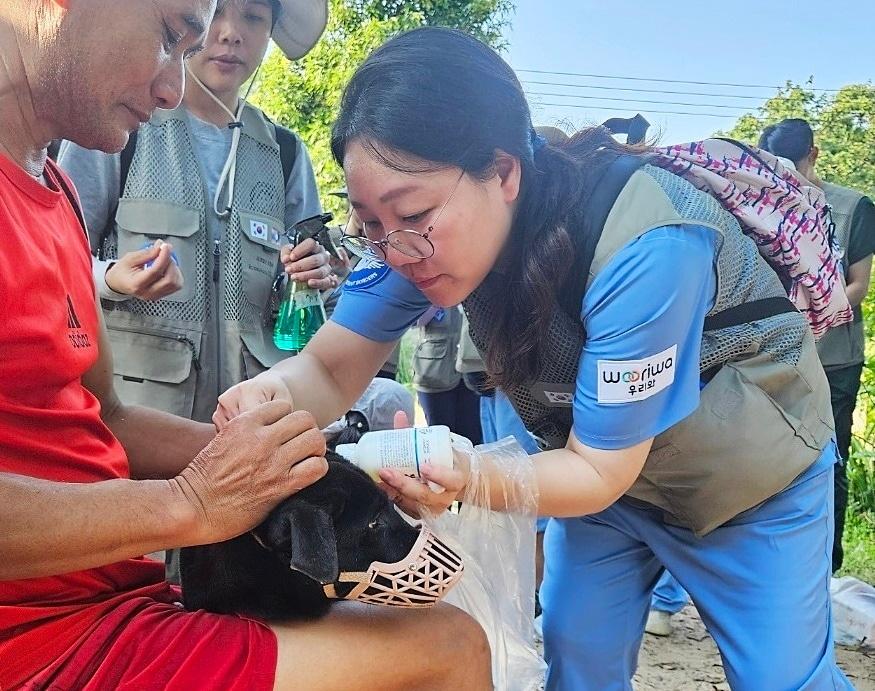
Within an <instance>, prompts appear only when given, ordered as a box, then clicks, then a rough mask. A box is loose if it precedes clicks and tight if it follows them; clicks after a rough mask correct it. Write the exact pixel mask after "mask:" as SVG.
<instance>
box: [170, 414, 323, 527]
mask: <svg viewBox="0 0 875 691" xmlns="http://www.w3.org/2000/svg"><path fill="white" fill-rule="evenodd" d="M327 471H328V463H327V462H326V460H325V437H324V436H323V435H322V432H321V431H320V430H319V428H318V427H317V426H316V421H315V420H314V419H313V416H312V415H310V413H307V412H305V411H296V412H292V406H291V403H289V402H288V401H271V402H268V403H263V404H261V405H259V406H257V407H256V408H254V409H253V410H250V411H249V412H246V413H243V414H241V415H239V416H237V417H235V418H234V419H233V420H231V421H230V422H228V423H227V424H226V425H225V426H224V428H223V430H222V431H221V432H220V433H219V434H218V435H217V436H216V437H215V439H213V441H212V442H210V444H209V445H208V446H207V447H206V448H205V449H204V450H203V451H201V452H200V453H199V454H198V455H197V457H196V458H195V459H194V460H193V461H192V462H191V463H190V464H189V466H188V467H187V468H186V469H185V470H183V471H182V473H180V474H179V475H178V476H177V477H176V478H174V479H173V480H171V482H172V483H174V484H175V486H176V488H177V489H178V492H179V493H180V495H181V496H182V497H183V499H184V502H185V504H186V506H187V507H189V508H190V509H191V511H192V512H193V513H192V515H193V518H194V523H195V525H194V528H193V529H194V538H195V539H193V540H191V541H189V544H207V543H213V542H220V541H222V540H228V539H230V538H233V537H236V536H237V535H241V534H242V533H244V532H246V531H247V530H250V529H251V528H254V527H255V526H256V525H258V524H259V523H261V522H262V521H263V520H264V519H265V517H266V516H267V514H268V513H269V512H270V510H271V509H273V508H274V507H275V506H276V505H277V504H278V503H279V502H280V501H282V500H283V499H285V498H286V497H288V496H290V495H292V494H294V493H295V492H297V491H298V490H301V489H303V488H304V487H307V486H309V485H311V484H313V483H314V482H316V480H318V479H319V478H321V477H322V476H323V475H325V473H326V472H327Z"/></svg>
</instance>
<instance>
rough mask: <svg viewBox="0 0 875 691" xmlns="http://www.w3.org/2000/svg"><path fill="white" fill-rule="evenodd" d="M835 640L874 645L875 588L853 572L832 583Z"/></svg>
mask: <svg viewBox="0 0 875 691" xmlns="http://www.w3.org/2000/svg"><path fill="white" fill-rule="evenodd" d="M829 594H830V597H831V599H832V620H833V625H834V627H835V641H836V643H840V644H841V645H859V646H863V647H867V648H875V588H873V587H872V586H871V585H869V584H868V583H864V582H863V581H860V580H858V579H856V578H853V577H852V576H845V577H844V578H833V579H832V580H831V581H830V585H829Z"/></svg>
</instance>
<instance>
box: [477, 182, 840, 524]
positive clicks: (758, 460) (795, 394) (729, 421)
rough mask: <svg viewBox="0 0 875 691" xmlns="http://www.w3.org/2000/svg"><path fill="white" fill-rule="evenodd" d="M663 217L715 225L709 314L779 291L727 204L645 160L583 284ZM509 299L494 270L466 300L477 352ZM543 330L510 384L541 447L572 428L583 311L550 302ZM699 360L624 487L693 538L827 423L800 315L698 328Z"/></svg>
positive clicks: (770, 487)
mask: <svg viewBox="0 0 875 691" xmlns="http://www.w3.org/2000/svg"><path fill="white" fill-rule="evenodd" d="M663 225H697V226H704V227H707V228H712V229H714V230H716V231H717V232H718V233H719V240H718V253H717V295H716V299H715V302H714V306H713V308H712V310H711V312H710V313H709V315H708V316H709V317H710V316H712V315H717V314H718V313H720V312H723V311H725V310H728V309H731V308H734V307H737V306H739V305H742V304H744V303H750V302H753V301H757V300H762V299H767V298H777V297H786V293H785V292H784V288H783V287H782V285H781V282H780V280H779V278H778V276H777V274H776V273H775V272H774V271H773V270H772V269H771V268H770V267H769V266H768V264H767V263H766V262H765V261H764V260H763V258H762V257H761V256H760V254H759V251H758V250H757V248H756V245H755V244H754V242H753V241H752V240H751V239H750V238H748V237H747V236H745V235H744V234H743V233H742V231H741V228H740V227H739V225H738V222H737V221H736V220H735V218H734V217H733V216H732V215H731V214H730V213H728V212H727V211H725V210H724V209H723V207H722V206H720V204H719V203H718V202H717V201H716V200H715V199H714V198H712V197H711V196H709V195H708V194H706V193H704V192H700V191H699V190H697V189H695V188H694V187H693V186H692V185H690V184H689V183H688V182H686V181H685V180H683V179H682V178H680V177H678V176H676V175H673V174H671V173H669V172H667V171H665V170H662V169H660V168H657V167H654V166H651V165H645V166H643V167H642V168H640V169H639V170H638V171H637V172H635V173H634V174H633V175H632V176H631V178H629V181H628V182H627V183H626V185H625V186H624V187H623V188H622V191H621V192H620V194H619V196H618V197H617V199H616V201H615V202H614V204H613V206H612V207H611V211H610V213H609V214H608V217H607V220H606V222H605V225H604V230H603V231H602V234H601V237H600V239H599V241H598V244H597V245H596V248H595V255H594V258H593V262H592V266H591V269H590V276H589V283H591V282H592V280H593V279H594V278H595V277H596V276H597V275H598V274H599V272H601V271H602V270H603V269H604V267H605V266H606V265H607V264H608V262H610V260H611V259H612V258H613V256H614V255H615V254H616V253H617V252H618V251H619V250H620V249H622V248H623V247H624V246H626V245H627V244H628V243H629V242H631V241H633V240H634V239H636V238H637V237H639V236H641V235H642V234H644V233H646V232H647V231H648V230H652V229H654V228H657V227H659V226H663ZM506 297H507V288H506V280H505V278H504V277H502V276H500V275H497V274H495V273H493V274H490V275H489V276H488V277H487V280H486V281H485V282H484V283H483V285H481V286H480V287H479V288H478V289H477V290H476V291H475V292H474V293H473V294H472V295H471V296H470V297H469V298H468V300H466V302H465V310H466V312H467V314H468V320H469V322H470V327H471V328H470V330H471V337H472V339H473V340H474V343H475V344H477V346H478V348H479V349H480V351H481V352H485V349H484V345H485V342H486V339H485V338H483V334H487V333H489V330H490V327H491V324H492V316H491V315H492V314H494V310H493V309H492V307H491V305H493V304H496V302H495V301H498V300H502V299H506ZM548 335H549V341H550V345H549V347H548V350H547V352H546V353H544V356H543V358H542V362H543V369H542V371H541V374H540V377H539V380H538V381H536V382H532V383H531V384H529V385H527V386H525V387H520V388H518V389H516V390H514V391H508V392H506V393H507V394H508V396H509V398H510V399H511V401H512V402H513V404H514V407H515V408H516V410H517V412H518V413H519V414H520V416H521V417H522V419H523V421H524V422H525V423H526V427H527V428H528V429H529V430H530V431H531V432H533V433H534V434H535V435H536V436H538V437H539V438H540V439H541V440H542V442H543V447H544V448H562V447H564V446H565V444H566V442H567V440H568V435H569V433H570V430H571V428H572V421H573V420H572V407H571V406H572V402H573V398H574V390H575V382H576V379H577V366H578V361H579V358H580V353H581V351H582V349H583V346H584V341H585V334H584V331H583V326H582V324H581V323H580V320H579V319H576V320H575V319H572V318H571V317H570V316H568V315H567V314H566V313H565V311H563V310H561V309H559V307H558V305H557V307H556V309H555V310H554V314H553V320H552V322H551V323H550V327H549V331H548ZM699 368H700V371H701V372H702V373H703V374H704V373H709V374H710V373H711V372H715V373H714V374H713V376H712V377H711V378H710V380H708V382H707V384H706V385H705V386H704V388H703V389H702V391H701V399H700V402H699V406H698V408H697V409H696V410H695V411H694V412H693V413H692V414H691V415H690V416H689V417H687V418H685V419H684V420H682V421H681V422H679V423H678V424H676V425H675V426H674V427H672V428H670V429H668V430H667V431H666V432H664V433H662V434H660V435H659V436H657V437H656V438H655V439H654V441H653V447H652V449H651V451H650V455H649V456H648V457H647V461H646V462H645V465H644V468H643V470H642V471H641V474H640V476H639V477H638V479H637V480H636V481H635V483H634V484H633V485H632V487H631V488H630V489H629V491H628V492H627V496H629V497H632V498H634V499H637V500H640V501H644V502H646V503H648V504H651V505H654V506H656V507H658V508H660V509H661V510H662V511H663V513H664V514H665V517H666V520H667V521H668V522H672V523H675V524H678V525H682V526H684V527H687V528H689V529H691V530H693V531H694V532H695V533H696V534H697V535H700V536H701V535H704V534H707V533H708V532H710V531H711V530H714V529H715V528H717V527H719V526H720V525H722V524H724V523H726V522H727V521H729V520H730V519H732V518H733V517H735V516H737V515H738V514H739V513H741V512H743V511H746V510H747V509H750V508H752V507H754V506H756V505H758V504H760V503H762V502H763V501H765V500H766V499H768V498H769V497H772V496H774V495H775V494H777V493H778V492H780V491H781V490H783V489H784V488H786V487H787V486H788V485H789V484H790V483H791V482H792V481H793V480H794V479H795V478H796V477H797V476H798V475H799V474H800V473H801V472H802V471H804V470H805V469H806V468H808V467H809V466H810V465H811V464H812V463H814V461H816V460H817V458H818V457H819V455H820V453H821V451H822V450H823V449H824V448H825V447H826V445H827V443H828V442H829V440H830V437H831V436H832V425H833V423H832V411H831V409H830V398H829V386H828V384H827V381H826V377H825V375H824V373H823V368H822V367H821V366H820V363H819V361H818V358H817V352H816V350H815V346H814V338H813V337H812V335H811V331H810V330H809V328H808V324H807V323H806V321H805V317H803V316H802V315H801V314H800V313H799V312H796V311H793V312H785V313H782V314H777V315H774V316H771V317H767V318H764V319H759V320H756V321H753V322H750V323H745V324H740V325H736V326H731V327H729V328H717V329H715V330H711V331H706V332H705V333H704V334H703V337H702V346H701V353H700V362H699ZM704 378H705V379H707V376H706V377H704Z"/></svg>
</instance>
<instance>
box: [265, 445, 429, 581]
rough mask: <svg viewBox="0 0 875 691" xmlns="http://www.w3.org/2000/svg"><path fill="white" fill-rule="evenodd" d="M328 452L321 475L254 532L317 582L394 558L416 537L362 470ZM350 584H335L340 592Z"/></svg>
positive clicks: (414, 530)
mask: <svg viewBox="0 0 875 691" xmlns="http://www.w3.org/2000/svg"><path fill="white" fill-rule="evenodd" d="M326 457H327V459H328V473H327V474H326V475H325V477H323V478H322V479H321V480H319V481H318V482H316V483H314V484H312V485H310V486H309V487H307V488H305V489H303V490H301V491H299V492H297V493H296V494H294V495H292V496H291V497H289V498H288V499H286V500H284V501H283V502H282V503H280V504H279V505H278V506H277V507H276V508H275V509H274V510H273V511H272V512H271V514H270V516H268V518H267V520H265V521H264V522H263V523H262V524H261V525H260V526H258V528H256V529H255V531H253V532H254V534H255V537H256V539H257V540H258V541H259V542H260V543H261V544H262V545H263V546H264V547H266V548H267V549H269V550H270V551H271V552H273V553H274V554H275V555H276V556H278V557H279V559H280V561H281V562H282V563H283V564H284V565H285V566H287V567H289V568H291V569H292V570H294V571H298V572H300V573H302V574H304V575H306V576H308V577H309V578H311V579H313V580H314V581H316V582H317V583H319V584H321V585H327V584H332V583H335V582H336V581H337V580H338V577H339V576H340V574H341V572H364V571H367V569H368V568H369V566H370V565H371V564H372V563H373V562H384V563H394V562H397V561H399V560H401V559H403V558H404V557H405V556H407V555H408V554H409V553H410V551H411V549H412V547H413V545H414V543H415V542H416V540H417V538H418V537H419V530H418V529H417V528H415V527H413V526H411V525H410V524H409V523H407V521H405V520H404V519H403V518H402V517H401V516H400V515H399V513H398V512H397V511H396V510H395V505H394V504H393V503H392V502H391V501H390V500H389V498H388V497H387V496H386V494H385V493H384V492H383V491H381V490H380V489H379V487H377V485H376V484H375V483H374V482H373V480H371V478H370V477H368V475H367V474H366V473H365V472H363V471H362V470H361V469H359V468H357V467H356V466H354V465H353V464H351V463H350V462H349V461H347V460H345V459H344V458H342V457H341V456H339V455H337V454H336V453H332V452H329V453H328V454H327V456H326ZM352 588H353V585H351V584H338V585H337V588H336V591H337V595H338V597H345V596H346V595H347V594H348V593H349V591H351V590H352Z"/></svg>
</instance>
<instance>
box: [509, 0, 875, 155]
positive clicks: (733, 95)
mask: <svg viewBox="0 0 875 691" xmlns="http://www.w3.org/2000/svg"><path fill="white" fill-rule="evenodd" d="M505 36H506V39H507V42H508V47H507V49H506V50H505V53H504V55H505V58H506V59H507V60H508V61H509V62H510V64H511V65H512V66H513V67H514V69H516V70H517V71H518V74H519V76H520V79H522V80H524V81H526V82H529V83H524V84H523V86H524V87H525V88H526V90H527V91H528V92H530V93H531V94H535V93H541V94H547V93H551V94H576V95H578V96H587V97H595V98H569V97H563V96H535V95H530V97H529V101H530V103H531V104H532V111H533V118H534V120H535V123H536V124H560V125H564V129H566V130H567V129H568V125H572V126H574V127H581V126H585V125H588V124H593V123H598V122H601V121H602V120H604V119H607V118H608V117H611V116H613V115H622V116H624V117H626V116H629V115H634V114H635V112H639V111H640V112H641V113H643V114H644V115H645V116H646V117H647V119H648V120H649V121H650V122H651V124H652V125H653V126H655V128H657V129H658V130H659V131H660V132H661V137H660V138H661V140H662V141H663V142H666V143H668V142H672V143H673V142H681V141H689V140H694V139H701V138H703V137H706V136H708V135H710V134H713V132H714V131H715V130H718V129H728V128H729V127H731V126H732V125H733V123H734V122H735V119H736V117H737V116H738V115H740V114H741V113H743V112H744V111H745V109H749V110H751V111H753V110H755V108H756V107H757V106H758V105H760V104H761V103H762V101H763V100H765V99H766V98H768V97H769V96H771V95H774V93H775V90H774V89H768V88H765V89H764V88H751V87H729V86H711V85H693V84H674V83H663V82H644V81H632V80H628V79H626V80H623V79H600V78H592V77H577V76H563V75H555V74H536V73H532V72H523V71H522V70H542V71H546V72H572V73H587V74H597V75H617V76H623V77H639V78H658V79H672V80H686V81H693V82H724V83H732V84H746V85H782V84H784V83H785V82H786V81H787V80H788V79H789V80H792V81H794V82H804V81H806V80H807V79H808V78H809V77H813V78H814V84H813V85H814V87H815V88H820V89H838V88H840V87H842V86H844V85H846V84H852V83H861V82H870V81H875V2H871V0H866V1H865V2H864V1H862V0H860V1H857V2H850V1H848V0H838V1H837V0H831V1H830V2H823V1H822V0H821V1H820V2H816V1H814V0H799V1H797V2H789V1H785V0H771V1H769V0H760V1H758V2H753V1H751V0H733V1H732V2H713V1H709V0H699V1H698V2H693V1H692V0H676V1H674V2H667V1H659V2H655V1H654V2H645V1H643V0H642V1H641V2H635V1H633V0H611V1H610V2H603V1H596V0H516V12H515V14H514V16H513V18H512V23H511V26H510V27H509V28H508V29H507V30H506V31H505ZM533 81H540V82H551V83H553V84H557V83H563V84H582V85H583V84H585V85H589V87H590V88H574V87H568V86H562V87H560V86H551V85H545V84H533V83H531V82H533ZM593 86H599V87H609V88H600V89H594V88H592V87H593ZM618 87H621V88H622V89H652V90H656V91H657V93H648V92H642V91H624V90H620V89H618ZM665 91H677V92H683V93H674V94H667V93H665ZM691 92H701V93H710V94H721V96H700V95H692V93H691ZM723 95H728V96H723ZM742 96H743V97H745V98H742ZM607 97H610V98H631V99H648V100H655V101H660V102H664V101H676V102H681V103H697V104H706V105H704V106H688V105H676V104H670V105H669V104H664V103H660V104H651V103H628V102H622V101H607V100H604V99H605V98H607ZM538 102H541V103H544V104H547V103H551V104H559V103H563V104H576V105H578V106H588V107H583V108H581V107H568V106H556V105H538ZM718 105H719V106H725V107H719V108H718V107H716V106H718ZM592 106H599V107H600V108H607V109H608V110H596V109H593V108H592ZM654 110H671V111H685V112H696V113H710V114H719V115H721V116H723V117H719V118H718V117H705V116H702V115H676V114H656V113H653V112H652V111H654ZM653 132H654V130H653V129H651V134H652V133H653Z"/></svg>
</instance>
